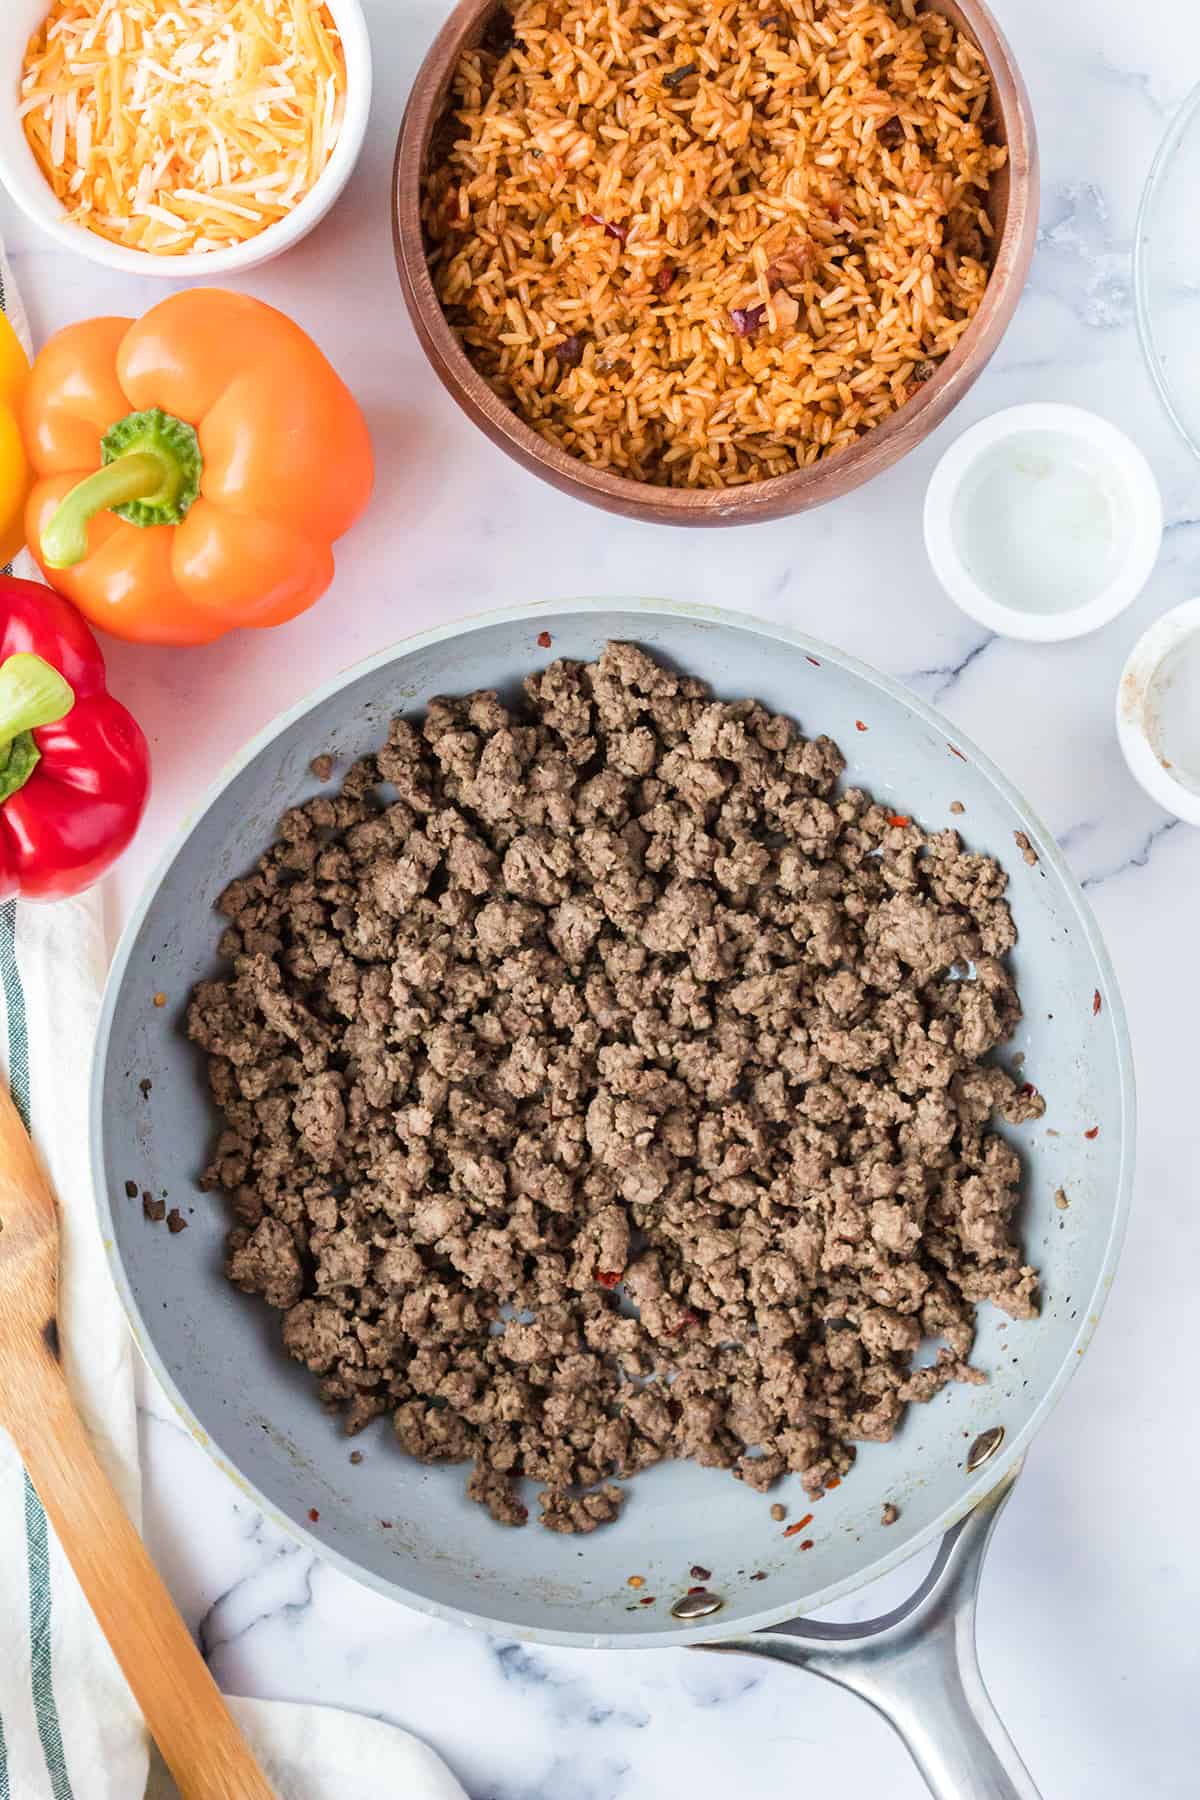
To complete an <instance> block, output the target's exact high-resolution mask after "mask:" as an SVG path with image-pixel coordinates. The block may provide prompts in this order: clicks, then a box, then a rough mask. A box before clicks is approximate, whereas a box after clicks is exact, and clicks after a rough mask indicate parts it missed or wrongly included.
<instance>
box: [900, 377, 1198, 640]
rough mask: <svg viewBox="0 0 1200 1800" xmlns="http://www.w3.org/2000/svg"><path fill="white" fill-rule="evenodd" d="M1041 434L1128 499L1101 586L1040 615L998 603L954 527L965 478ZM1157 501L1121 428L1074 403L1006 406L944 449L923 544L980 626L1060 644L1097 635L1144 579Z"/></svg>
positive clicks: (1158, 524)
mask: <svg viewBox="0 0 1200 1800" xmlns="http://www.w3.org/2000/svg"><path fill="white" fill-rule="evenodd" d="M1041 434H1049V435H1052V436H1054V437H1065V438H1067V439H1071V440H1074V442H1075V443H1076V444H1078V446H1079V447H1080V449H1081V450H1082V451H1086V452H1087V454H1088V455H1089V456H1090V457H1091V458H1093V459H1095V461H1096V462H1098V463H1100V464H1102V465H1103V466H1104V468H1105V471H1106V473H1107V475H1108V477H1109V478H1110V480H1111V481H1112V482H1113V484H1114V486H1115V487H1116V488H1118V489H1119V491H1120V492H1121V494H1122V495H1123V497H1124V499H1125V501H1126V502H1127V507H1126V519H1127V527H1126V530H1125V532H1124V538H1123V541H1122V543H1121V544H1120V545H1119V550H1118V560H1117V565H1116V567H1115V570H1114V572H1113V573H1112V574H1111V576H1110V577H1109V579H1108V581H1107V582H1106V584H1105V586H1104V587H1103V588H1101V589H1099V590H1098V591H1097V592H1096V593H1095V594H1093V595H1091V596H1090V597H1089V598H1088V599H1087V600H1086V601H1084V602H1082V603H1080V604H1079V605H1076V606H1070V607H1065V608H1063V609H1062V610H1060V611H1043V610H1038V609H1037V608H1035V607H1032V606H1031V608H1030V609H1029V610H1028V611H1026V610H1023V609H1022V608H1021V607H1018V606H1014V605H1011V604H1008V603H1007V602H1005V601H1002V600H998V599H997V598H996V597H995V595H994V594H992V593H989V592H988V591H987V590H986V589H985V588H984V587H983V586H981V584H980V582H979V581H978V580H977V579H976V577H975V575H974V574H973V573H972V571H971V570H970V569H969V568H968V567H967V564H966V562H965V560H964V556H963V553H962V549H961V546H960V543H959V534H958V531H957V529H956V523H957V507H958V503H959V501H960V498H961V497H962V496H963V494H964V491H965V489H966V484H967V482H968V480H969V479H970V478H971V477H972V475H974V474H975V473H976V472H977V471H978V469H979V467H980V464H981V462H982V460H983V458H984V457H988V456H992V455H994V454H995V453H997V452H998V451H1000V450H1002V449H1003V447H1004V446H1005V445H1006V444H1011V445H1012V446H1013V449H1014V453H1015V452H1016V451H1017V448H1018V446H1019V444H1020V442H1021V441H1022V440H1026V439H1030V438H1036V437H1037V436H1039V435H1041ZM1162 533H1163V508H1162V496H1161V494H1160V492H1159V487H1158V483H1157V481H1156V480H1155V477H1154V472H1153V470H1152V469H1151V467H1150V464H1149V463H1148V462H1147V461H1146V458H1145V457H1144V456H1143V454H1142V452H1141V451H1140V450H1139V449H1138V447H1137V445H1136V444H1134V443H1133V442H1132V441H1131V440H1130V439H1129V438H1127V437H1126V436H1125V433H1124V432H1123V431H1119V430H1118V429H1117V427H1116V426H1115V425H1111V424H1110V423H1109V422H1108V420H1107V419H1102V418H1099V417H1098V416H1097V415H1096V414H1095V413H1091V412H1086V411H1084V410H1083V408H1081V407H1077V406H1058V405H1049V404H1041V405H1032V406H1013V407H1009V408H1008V409H1007V410H1006V411H1004V412H999V413H996V414H994V415H993V416H992V417H991V418H990V419H984V420H983V421H982V422H981V423H980V424H978V425H975V426H973V427H972V428H971V430H970V431H968V432H966V433H965V434H964V435H963V436H962V437H960V438H959V439H958V441H957V443H954V444H952V445H951V446H950V449H949V450H947V452H946V454H945V455H944V456H943V458H942V460H941V462H940V463H939V464H938V466H937V468H936V470H935V471H934V474H933V479H932V481H931V482H930V484H929V491H928V493H927V495H926V498H925V544H926V548H927V549H928V552H929V559H930V561H931V562H932V564H933V567H934V571H935V573H936V575H937V577H938V580H939V581H940V582H941V584H942V586H943V587H944V588H945V590H946V592H947V594H949V596H950V598H951V599H952V600H953V601H955V602H956V603H957V605H959V606H960V607H961V608H962V609H963V611H964V612H966V613H969V614H970V616H971V617H972V618H973V619H976V620H977V621H978V622H979V623H980V624H981V625H986V626H987V627H988V629H989V630H991V631H994V632H996V633H998V634H999V635H1000V636H1001V637H1010V638H1023V639H1025V640H1026V641H1028V642H1031V643H1042V644H1047V643H1061V642H1064V641H1065V640H1067V639H1068V638H1077V637H1083V636H1084V635H1085V634H1086V633H1087V632H1089V631H1097V630H1099V628H1100V627H1101V626H1102V625H1107V624H1108V623H1109V622H1110V621H1111V620H1112V619H1115V618H1116V617H1117V614H1118V613H1120V612H1123V611H1124V609H1125V608H1126V607H1127V606H1129V605H1130V604H1131V603H1132V602H1133V601H1134V600H1135V599H1136V598H1137V596H1138V595H1139V594H1140V593H1141V591H1142V589H1143V588H1144V587H1145V585H1146V582H1147V581H1148V580H1149V578H1150V575H1151V572H1152V571H1153V569H1154V565H1155V563H1156V562H1157V561H1158V555H1159V551H1160V549H1161V547H1162Z"/></svg>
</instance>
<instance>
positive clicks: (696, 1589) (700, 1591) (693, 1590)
mask: <svg viewBox="0 0 1200 1800" xmlns="http://www.w3.org/2000/svg"><path fill="white" fill-rule="evenodd" d="M707 1591H708V1590H707V1589H706V1588H703V1587H690V1588H689V1589H688V1593H689V1594H704V1593H707Z"/></svg>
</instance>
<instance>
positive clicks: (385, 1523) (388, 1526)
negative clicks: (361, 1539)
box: [379, 1519, 392, 1531]
mask: <svg viewBox="0 0 1200 1800" xmlns="http://www.w3.org/2000/svg"><path fill="white" fill-rule="evenodd" d="M379 1523H380V1524H381V1525H382V1527H383V1529H384V1530H385V1531H390V1530H391V1529H392V1521H391V1520H390V1519H380V1521H379Z"/></svg>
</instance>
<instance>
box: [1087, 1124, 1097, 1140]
mask: <svg viewBox="0 0 1200 1800" xmlns="http://www.w3.org/2000/svg"><path fill="white" fill-rule="evenodd" d="M1083 1135H1084V1137H1085V1138H1088V1139H1089V1140H1090V1141H1094V1140H1095V1139H1096V1138H1098V1137H1099V1136H1100V1127H1099V1126H1098V1125H1093V1126H1092V1129H1091V1130H1090V1131H1085V1132H1084V1134H1083Z"/></svg>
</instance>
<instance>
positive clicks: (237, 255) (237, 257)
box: [0, 0, 374, 281]
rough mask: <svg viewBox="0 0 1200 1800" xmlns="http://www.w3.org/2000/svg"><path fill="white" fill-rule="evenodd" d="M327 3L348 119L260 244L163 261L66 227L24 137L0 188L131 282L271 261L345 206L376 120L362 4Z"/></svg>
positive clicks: (2, 167) (3, 168)
mask: <svg viewBox="0 0 1200 1800" xmlns="http://www.w3.org/2000/svg"><path fill="white" fill-rule="evenodd" d="M325 4H326V5H327V6H328V7H329V10H330V12H331V13H332V15H333V18H334V22H335V24H336V25H337V28H338V31H339V33H340V35H341V38H342V43H343V45H344V47H345V51H346V112H345V117H344V119H343V121H342V130H341V134H340V136H339V137H338V141H337V143H336V144H335V145H334V148H333V154H332V155H331V156H330V158H329V161H328V162H327V163H326V164H325V167H324V168H323V169H322V171H321V173H320V175H319V176H318V177H317V179H316V181H315V182H314V184H313V186H312V187H311V188H310V189H309V191H308V193H307V194H306V195H305V196H304V198H303V200H301V201H300V203H299V204H298V205H297V206H294V207H293V208H292V210H291V212H290V213H288V214H287V215H286V217H285V218H282V219H278V220H276V222H275V223H274V224H273V225H268V226H267V227H266V228H265V229H264V230H263V231H260V232H259V233H258V235H257V236H256V237H253V238H248V239H247V240H246V242H245V243H243V244H237V245H233V246H231V247H229V248H228V249H225V250H190V251H188V252H187V253H186V255H183V256H156V255H155V254H154V253H153V252H152V251H149V250H135V249H130V248H129V247H127V246H126V245H124V244H114V243H110V242H109V240H108V239H107V238H102V237H100V236H98V235H97V233H96V232H94V231H89V230H88V229H87V228H86V227H85V226H79V225H73V224H70V223H69V222H68V221H67V219H66V218H65V217H64V213H65V208H64V207H63V205H62V203H61V202H60V201H59V200H58V199H56V198H55V196H54V194H53V192H52V190H51V188H50V186H49V184H48V183H47V181H46V179H45V176H44V175H43V174H42V172H41V170H40V169H39V168H38V166H37V164H36V162H35V161H34V159H33V155H32V152H30V151H29V150H28V147H27V146H26V145H25V139H24V132H21V134H20V135H21V147H22V148H23V149H24V150H25V157H22V158H21V159H20V161H19V162H18V160H17V158H14V157H13V156H12V155H9V154H7V153H6V152H5V150H4V148H3V143H2V141H0V183H3V186H4V187H5V188H6V189H7V191H8V193H9V194H10V195H11V196H12V199H13V200H14V202H15V203H16V205H17V206H18V207H19V208H20V210H21V211H22V212H23V213H24V215H25V217H26V218H27V219H29V220H30V221H31V223H32V224H34V225H36V226H38V228H39V229H40V230H42V231H44V232H46V233H47V234H48V236H50V237H52V238H53V239H54V240H55V242H56V243H58V244H59V245H61V246H62V247H63V248H64V249H66V250H70V251H73V252H74V253H75V254H76V255H79V256H85V257H87V258H88V260H89V261H90V262H94V263H98V264H100V265H102V266H103V267H105V268H108V269H115V270H117V271H119V272H122V273H124V274H127V275H150V276H153V277H155V278H156V279H158V280H167V281H176V280H187V279H194V278H195V277H197V276H216V275H233V274H240V273H243V272H245V271H246V270H248V269H253V268H257V267H258V266H259V265H260V264H261V263H265V262H269V261H271V260H272V259H273V258H274V257H276V256H279V255H281V254H282V253H283V252H284V251H285V250H288V249H290V248H291V246H292V245H293V244H297V243H299V242H300V240H301V239H302V238H304V237H307V236H308V234H309V232H310V231H312V230H313V229H314V228H315V227H316V226H317V225H318V224H319V223H320V222H321V220H322V219H323V218H324V217H325V215H326V213H327V212H328V211H329V210H330V208H331V207H332V206H333V204H334V202H335V201H336V200H337V199H338V197H339V195H340V194H341V193H342V190H343V189H344V188H345V186H346V183H347V182H348V181H349V179H350V177H351V175H352V174H353V173H354V169H355V166H356V165H357V163H358V159H359V156H360V155H361V153H362V148H363V143H364V141H365V138H366V132H367V125H368V122H369V119H370V113H371V95H372V89H373V85H374V72H373V65H372V57H371V38H370V33H369V31H368V29H367V21H366V15H365V13H364V12H363V6H362V0H325ZM43 10H44V11H48V10H49V0H43ZM17 42H18V43H19V44H20V45H21V51H20V54H21V55H22V56H23V54H24V42H23V34H20V33H18V37H17ZM18 157H20V151H18Z"/></svg>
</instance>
